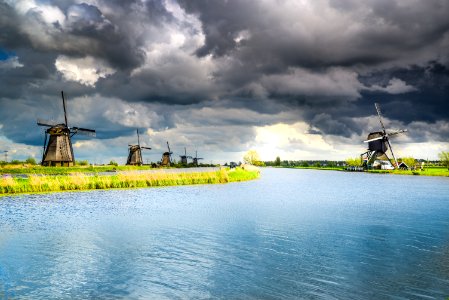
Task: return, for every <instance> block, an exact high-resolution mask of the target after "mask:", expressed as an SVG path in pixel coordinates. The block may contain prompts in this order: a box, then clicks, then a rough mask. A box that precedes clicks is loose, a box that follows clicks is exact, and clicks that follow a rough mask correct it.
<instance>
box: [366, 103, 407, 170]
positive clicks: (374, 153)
mask: <svg viewBox="0 0 449 300" xmlns="http://www.w3.org/2000/svg"><path fill="white" fill-rule="evenodd" d="M374 105H375V106H376V111H377V115H378V117H379V122H380V126H381V127H382V131H376V132H371V133H370V134H368V139H367V140H366V141H364V143H368V151H367V152H365V153H363V154H362V158H363V157H365V158H366V159H364V166H371V165H372V164H373V162H374V161H375V160H376V159H383V158H386V159H387V160H388V161H390V158H389V157H388V155H387V151H388V149H390V152H391V156H392V157H393V159H394V165H393V166H394V167H395V168H397V167H398V161H397V160H396V157H395V156H394V153H393V149H392V147H391V143H390V137H392V136H395V135H397V134H400V133H403V132H407V129H402V130H397V131H394V132H387V131H386V129H385V126H384V123H383V122H382V115H381V112H380V107H379V104H377V103H375V104H374ZM390 163H391V161H390Z"/></svg>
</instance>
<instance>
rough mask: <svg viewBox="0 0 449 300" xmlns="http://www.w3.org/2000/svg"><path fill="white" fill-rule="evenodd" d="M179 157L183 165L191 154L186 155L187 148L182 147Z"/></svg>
mask: <svg viewBox="0 0 449 300" xmlns="http://www.w3.org/2000/svg"><path fill="white" fill-rule="evenodd" d="M179 157H181V164H183V165H187V163H188V161H187V159H188V158H190V159H191V158H192V157H191V156H187V149H186V148H185V147H184V155H180V156H179Z"/></svg>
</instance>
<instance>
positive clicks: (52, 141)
mask: <svg viewBox="0 0 449 300" xmlns="http://www.w3.org/2000/svg"><path fill="white" fill-rule="evenodd" d="M61 96H62V106H63V108H64V121H65V122H64V123H59V124H58V123H55V122H51V121H45V120H41V119H38V120H37V125H39V126H45V127H49V128H48V129H46V130H45V140H44V151H43V155H42V162H41V164H42V165H43V166H61V167H63V166H64V167H69V166H73V165H75V156H74V155H73V147H72V141H71V138H72V137H73V136H74V135H75V134H77V133H78V134H84V135H89V136H95V130H93V129H87V128H80V127H69V126H68V123H67V112H66V107H65V99H64V92H61Z"/></svg>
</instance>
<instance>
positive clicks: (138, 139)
mask: <svg viewBox="0 0 449 300" xmlns="http://www.w3.org/2000/svg"><path fill="white" fill-rule="evenodd" d="M137 145H139V147H140V137H139V128H137Z"/></svg>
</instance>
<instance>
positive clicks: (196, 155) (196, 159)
mask: <svg viewBox="0 0 449 300" xmlns="http://www.w3.org/2000/svg"><path fill="white" fill-rule="evenodd" d="M200 159H204V158H202V157H198V151H195V157H194V158H193V164H194V165H195V166H197V167H198V161H199V160H200Z"/></svg>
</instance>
